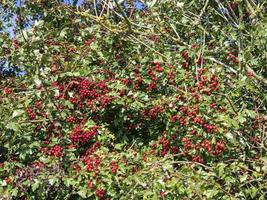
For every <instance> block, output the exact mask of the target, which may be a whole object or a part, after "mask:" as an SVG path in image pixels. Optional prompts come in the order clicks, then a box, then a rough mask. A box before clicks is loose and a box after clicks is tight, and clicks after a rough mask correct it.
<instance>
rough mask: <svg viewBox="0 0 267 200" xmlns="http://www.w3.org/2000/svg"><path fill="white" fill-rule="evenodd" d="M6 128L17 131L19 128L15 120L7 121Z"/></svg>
mask: <svg viewBox="0 0 267 200" xmlns="http://www.w3.org/2000/svg"><path fill="white" fill-rule="evenodd" d="M6 128H7V129H10V130H13V131H18V130H19V125H18V123H15V122H9V123H8V124H7V125H6Z"/></svg>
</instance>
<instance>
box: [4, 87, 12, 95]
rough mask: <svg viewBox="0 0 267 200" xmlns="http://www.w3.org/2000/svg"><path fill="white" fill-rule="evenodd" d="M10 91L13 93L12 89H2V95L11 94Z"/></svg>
mask: <svg viewBox="0 0 267 200" xmlns="http://www.w3.org/2000/svg"><path fill="white" fill-rule="evenodd" d="M12 91H13V89H12V88H5V89H4V93H5V94H11V93H12Z"/></svg>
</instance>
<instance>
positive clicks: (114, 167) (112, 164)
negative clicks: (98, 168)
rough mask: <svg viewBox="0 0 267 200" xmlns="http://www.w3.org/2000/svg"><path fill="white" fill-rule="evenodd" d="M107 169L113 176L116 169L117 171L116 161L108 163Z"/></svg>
mask: <svg viewBox="0 0 267 200" xmlns="http://www.w3.org/2000/svg"><path fill="white" fill-rule="evenodd" d="M109 168H110V170H111V172H112V173H113V174H116V173H117V171H118V169H119V165H118V163H117V161H116V160H112V161H110V163H109Z"/></svg>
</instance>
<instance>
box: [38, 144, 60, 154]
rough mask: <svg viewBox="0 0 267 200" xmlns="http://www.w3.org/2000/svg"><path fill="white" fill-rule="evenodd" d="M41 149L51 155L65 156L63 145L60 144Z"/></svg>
mask: <svg viewBox="0 0 267 200" xmlns="http://www.w3.org/2000/svg"><path fill="white" fill-rule="evenodd" d="M40 151H41V152H42V153H44V154H46V155H49V156H55V157H62V156H63V147H61V146H60V145H55V146H53V147H50V148H48V147H44V148H41V149H40Z"/></svg>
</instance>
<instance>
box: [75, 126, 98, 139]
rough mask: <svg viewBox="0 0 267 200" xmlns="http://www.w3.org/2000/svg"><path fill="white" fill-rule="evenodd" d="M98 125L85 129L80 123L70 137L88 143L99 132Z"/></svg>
mask: <svg viewBox="0 0 267 200" xmlns="http://www.w3.org/2000/svg"><path fill="white" fill-rule="evenodd" d="M97 130H98V127H97V126H94V127H91V128H90V129H89V130H83V126H82V125H80V124H78V125H77V126H76V127H75V128H74V129H73V131H72V133H71V135H70V139H71V141H72V142H80V143H83V144H84V143H87V142H88V141H89V140H90V139H91V138H93V137H94V136H95V135H97V133H98V131H97Z"/></svg>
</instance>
